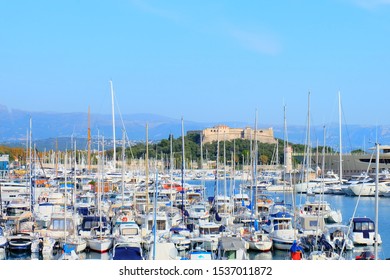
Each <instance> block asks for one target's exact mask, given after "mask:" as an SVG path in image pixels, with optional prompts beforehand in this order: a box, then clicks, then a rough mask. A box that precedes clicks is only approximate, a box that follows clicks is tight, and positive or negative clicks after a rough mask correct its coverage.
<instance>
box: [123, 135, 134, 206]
mask: <svg viewBox="0 0 390 280" xmlns="http://www.w3.org/2000/svg"><path fill="white" fill-rule="evenodd" d="M121 191H122V210H123V207H124V201H125V200H124V198H125V131H124V129H122V188H121ZM134 195H135V194H134Z"/></svg>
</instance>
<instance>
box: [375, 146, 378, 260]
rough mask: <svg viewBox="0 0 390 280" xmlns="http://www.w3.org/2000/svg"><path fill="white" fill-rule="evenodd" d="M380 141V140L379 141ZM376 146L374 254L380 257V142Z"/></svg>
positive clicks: (376, 257)
mask: <svg viewBox="0 0 390 280" xmlns="http://www.w3.org/2000/svg"><path fill="white" fill-rule="evenodd" d="M377 142H378V141H377ZM375 146H376V160H375V164H376V178H375V240H374V255H375V259H376V260H377V259H378V208H379V205H378V204H379V188H378V187H379V143H376V144H375Z"/></svg>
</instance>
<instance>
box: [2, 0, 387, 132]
mask: <svg viewBox="0 0 390 280" xmlns="http://www.w3.org/2000/svg"><path fill="white" fill-rule="evenodd" d="M389 69H390V0H371V1H369V0H367V1H364V0H360V1H359V0H328V1H310V0H307V1H262V0H256V1H255V0H253V1H226V0H225V1H218V0H216V1H205V0H203V1H193V0H187V1H157V0H155V1H148V0H145V1H135V0H134V1H131V0H121V1H116V0H112V1H92V0H91V1H87V0H85V1H81V0H78V1H77V0H66V1H50V0H47V1H40V0H36V1H28V0H14V1H5V0H2V1H0V94H1V99H0V104H3V105H6V106H7V107H8V108H10V109H11V108H14V109H22V110H28V111H59V112H87V111H88V106H90V107H91V112H92V113H110V112H111V97H110V86H109V81H110V80H112V81H113V85H114V91H115V95H116V100H117V103H118V107H117V111H120V112H121V113H122V114H134V113H154V114H159V115H164V116H167V117H172V118H177V119H180V118H181V117H183V118H184V120H191V121H200V122H203V121H211V122H221V123H222V122H224V121H240V122H248V123H253V122H254V119H255V112H256V110H257V111H258V122H259V126H261V125H262V124H282V123H283V106H284V105H285V106H286V108H287V122H288V123H289V124H306V122H307V107H308V106H307V105H308V92H309V91H310V93H311V97H310V100H311V101H310V109H311V122H312V123H313V124H325V123H330V122H337V120H338V107H337V106H338V103H337V102H338V101H337V100H338V92H339V91H340V93H341V99H342V106H343V114H344V118H345V122H346V123H348V124H367V125H378V124H390V120H389V118H390V117H389V114H388V113H387V112H388V106H389V105H388V102H387V99H388V94H389V92H390V76H389Z"/></svg>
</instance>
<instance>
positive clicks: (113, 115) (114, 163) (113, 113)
mask: <svg viewBox="0 0 390 280" xmlns="http://www.w3.org/2000/svg"><path fill="white" fill-rule="evenodd" d="M110 88H111V108H112V137H113V141H114V143H113V144H114V154H113V156H112V157H113V165H114V170H115V169H116V143H115V140H116V139H115V111H114V89H113V86H112V81H111V80H110Z"/></svg>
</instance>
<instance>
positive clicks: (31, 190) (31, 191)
mask: <svg viewBox="0 0 390 280" xmlns="http://www.w3.org/2000/svg"><path fill="white" fill-rule="evenodd" d="M29 138H30V141H29V142H30V144H29V157H30V168H29V175H30V178H29V183H30V211H33V205H34V201H33V200H34V199H33V198H34V193H33V187H32V118H31V117H30V137H29Z"/></svg>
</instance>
